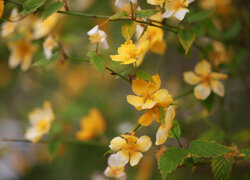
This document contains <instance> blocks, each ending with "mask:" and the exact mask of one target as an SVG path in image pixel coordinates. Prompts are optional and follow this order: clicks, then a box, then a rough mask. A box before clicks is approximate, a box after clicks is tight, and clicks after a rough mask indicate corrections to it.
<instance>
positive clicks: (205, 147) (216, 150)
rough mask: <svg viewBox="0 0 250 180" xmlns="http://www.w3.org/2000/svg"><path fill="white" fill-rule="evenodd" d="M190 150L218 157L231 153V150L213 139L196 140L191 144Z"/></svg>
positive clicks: (199, 154)
mask: <svg viewBox="0 0 250 180" xmlns="http://www.w3.org/2000/svg"><path fill="white" fill-rule="evenodd" d="M189 152H190V153H191V154H192V155H195V156H200V157H216V156H220V155H223V154H226V153H229V152H231V150H230V149H229V148H228V147H226V146H223V145H220V144H218V143H215V142H213V141H204V140H194V141H192V142H191V143H190V145H189Z"/></svg>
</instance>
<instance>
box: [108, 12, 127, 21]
mask: <svg viewBox="0 0 250 180" xmlns="http://www.w3.org/2000/svg"><path fill="white" fill-rule="evenodd" d="M124 16H128V13H127V12H125V11H121V12H118V13H116V14H114V15H112V16H110V17H109V19H110V20H115V19H119V18H121V17H124Z"/></svg>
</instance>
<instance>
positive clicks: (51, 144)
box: [48, 141, 61, 157]
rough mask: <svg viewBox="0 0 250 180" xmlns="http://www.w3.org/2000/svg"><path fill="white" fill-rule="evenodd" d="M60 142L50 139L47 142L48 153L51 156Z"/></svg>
mask: <svg viewBox="0 0 250 180" xmlns="http://www.w3.org/2000/svg"><path fill="white" fill-rule="evenodd" d="M60 144H61V143H60V142H59V141H51V142H49V144H48V149H49V153H50V155H51V156H52V157H53V156H54V155H55V154H56V152H57V150H58V148H59V147H60Z"/></svg>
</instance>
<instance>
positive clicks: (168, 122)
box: [155, 106, 175, 145]
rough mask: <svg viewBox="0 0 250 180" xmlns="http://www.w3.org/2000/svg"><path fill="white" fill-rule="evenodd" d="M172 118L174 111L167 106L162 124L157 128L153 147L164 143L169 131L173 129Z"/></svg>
mask: <svg viewBox="0 0 250 180" xmlns="http://www.w3.org/2000/svg"><path fill="white" fill-rule="evenodd" d="M174 118H175V110H174V108H173V107H172V106H169V107H168V108H167V110H166V114H165V119H164V123H163V124H162V125H161V126H160V127H159V129H158V131H157V133H156V142H155V145H161V144H163V143H164V142H166V140H167V138H168V136H169V133H170V130H171V129H172V127H173V121H174Z"/></svg>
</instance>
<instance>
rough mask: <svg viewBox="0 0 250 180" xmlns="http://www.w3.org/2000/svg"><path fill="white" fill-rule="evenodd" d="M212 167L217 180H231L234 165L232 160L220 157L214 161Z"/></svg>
mask: <svg viewBox="0 0 250 180" xmlns="http://www.w3.org/2000/svg"><path fill="white" fill-rule="evenodd" d="M211 165H212V172H213V174H214V178H215V179H216V180H226V179H228V178H229V175H230V172H231V170H232V165H233V163H232V160H230V159H227V158H225V157H223V156H219V157H216V158H214V159H213V160H212V164H211Z"/></svg>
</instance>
